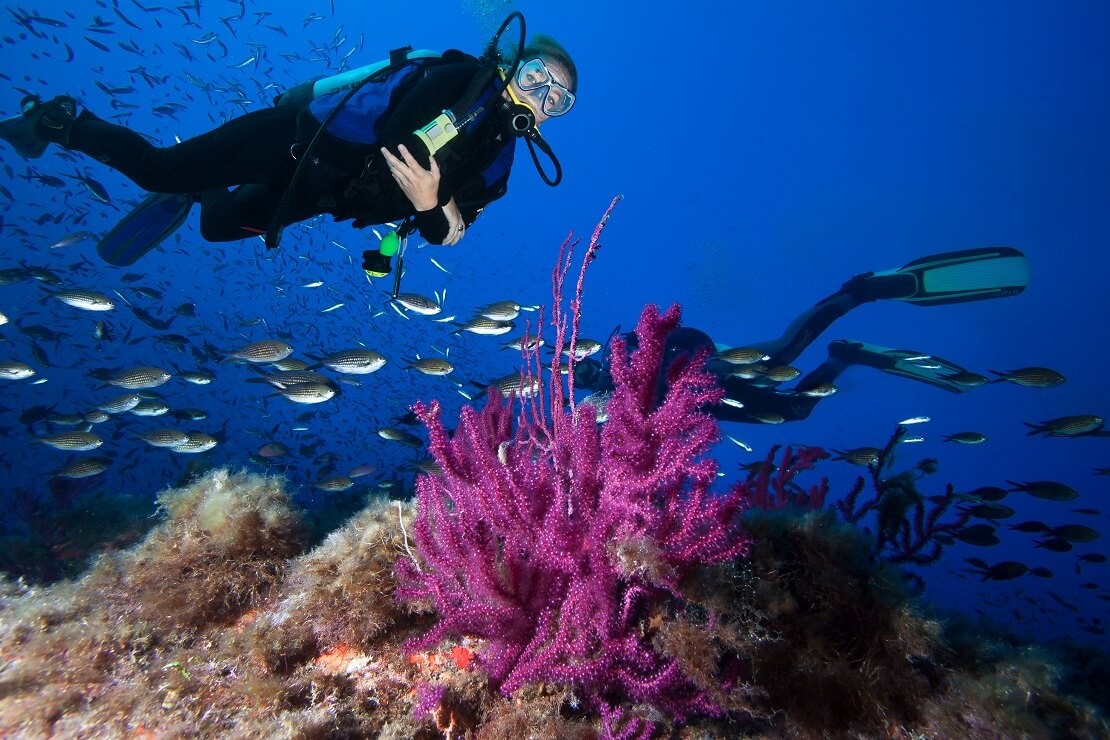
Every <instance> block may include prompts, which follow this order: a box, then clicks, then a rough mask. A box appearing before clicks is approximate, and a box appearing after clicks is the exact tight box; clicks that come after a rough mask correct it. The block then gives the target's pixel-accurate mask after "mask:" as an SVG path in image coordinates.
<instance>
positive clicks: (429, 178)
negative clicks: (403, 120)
mask: <svg viewBox="0 0 1110 740" xmlns="http://www.w3.org/2000/svg"><path fill="white" fill-rule="evenodd" d="M397 151H398V153H399V154H400V157H396V156H394V155H393V153H392V152H390V151H389V150H388V149H386V148H385V147H384V146H383V147H382V148H381V154H382V158H383V159H385V163H386V166H388V167H389V173H390V175H391V176H392V177H393V180H394V182H396V183H397V187H399V188H400V189H401V192H402V193H404V194H405V197H406V198H408V200H409V202H410V203H412V207H413V208H414V209H416V218H415V220H416V226H417V228H419V229H420V235H421V236H423V237H424V238H425V239H427V240H428V241H429V242H432V243H433V244H445V245H447V246H454V245H455V244H458V242H459V240H460V239H462V237H463V234H464V233H465V232H466V226H465V224H464V223H463V220H462V214H460V213H459V209H458V207H457V206H456V205H455V200H454V198H452V199H450V200H448V201H447V203H446V204H445V205H444V206H443V207H442V208H441V207H440V205H439V184H440V174H439V164H438V163H437V162H436V160H435V157H432V158H431V163H430V164H431V166H430V167H429V168H427V169H425V168H424V167H423V166H422V165H421V164H420V163H419V162H418V161H416V158H415V157H414V156H413V154H412V153H411V152H410V151H409V148H408V147H407V146H405V145H404V144H398V145H397Z"/></svg>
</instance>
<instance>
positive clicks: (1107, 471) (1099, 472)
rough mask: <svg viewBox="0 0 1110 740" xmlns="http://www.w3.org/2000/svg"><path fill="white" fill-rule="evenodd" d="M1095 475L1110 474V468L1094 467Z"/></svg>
mask: <svg viewBox="0 0 1110 740" xmlns="http://www.w3.org/2000/svg"><path fill="white" fill-rule="evenodd" d="M1094 471H1095V475H1110V468H1094Z"/></svg>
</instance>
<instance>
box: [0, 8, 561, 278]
mask: <svg viewBox="0 0 1110 740" xmlns="http://www.w3.org/2000/svg"><path fill="white" fill-rule="evenodd" d="M514 17H519V18H520V29H521V33H520V36H521V39H520V45H519V46H518V47H517V48H520V47H523V48H521V49H520V52H519V53H518V55H517V59H516V60H514V62H513V63H504V62H501V63H500V65H498V62H500V59H499V57H498V55H497V50H496V42H497V40H498V37H500V35H501V33H502V32H503V31H504V30H505V28H506V27H507V26H508V24H509V23H510V22H511V21H512V20H513V19H514ZM523 41H524V24H523V17H522V16H520V14H519V13H514V14H512V15H511V16H510V17H509V19H507V20H506V21H505V23H504V24H503V25H502V26H501V29H500V30H499V31H498V34H497V36H495V37H494V40H493V41H492V42H491V43H490V45H489V47H488V48H487V50H486V53H485V54H484V55H483V56H482V58H481V59H478V58H475V57H473V56H470V55H468V54H465V53H463V52H461V51H457V50H449V51H447V52H444V53H443V54H436V53H434V52H423V51H417V52H413V51H412V50H411V49H409V48H406V49H399V50H396V51H395V52H392V53H391V54H390V60H389V62H388V64H386V63H382V64H380V65H377V67H378V68H377V69H374V67H373V66H372V67H367V68H363V69H365V70H372V74H370V75H363V76H362V79H359V76H358V72H359V71H361V70H356V71H353V72H349V73H346V74H341V75H337V76H336V77H334V78H328V79H326V80H322V81H315V83H312V82H310V83H305V84H303V85H299V86H297V87H295V88H293V89H291V90H290V91H287V92H286V93H285V95H283V96H281V98H279V99H278V101H277V104H275V105H274V106H273V107H270V108H265V109H262V110H257V111H252V112H250V113H247V114H245V115H243V116H240V117H238V118H235V119H233V120H230V121H228V122H227V123H224V124H223V125H221V126H219V127H218V128H216V129H214V130H212V131H209V132H207V133H205V134H201V135H200V136H197V137H194V138H192V139H188V140H187V141H184V142H181V143H179V144H176V145H174V146H169V147H157V146H154V145H152V144H151V143H150V142H149V141H148V140H147V139H146V138H145V137H144V136H142V135H141V134H139V133H137V132H135V131H132V130H130V129H128V128H125V127H124V126H120V125H117V124H114V123H109V122H107V121H105V120H102V119H101V118H98V117H97V116H96V115H94V114H93V113H92V112H90V111H89V110H82V111H80V113H78V106H77V101H76V100H75V99H74V98H72V97H69V96H64V95H63V96H58V97H55V98H54V99H52V100H49V101H46V102H43V101H41V100H40V99H39V98H38V97H37V96H27V97H25V98H24V99H23V102H22V104H21V108H22V111H23V115H22V117H16V118H12V119H9V120H8V121H5V122H3V124H0V138H3V139H5V140H7V141H8V142H9V143H11V144H13V146H15V147H16V149H17V150H18V151H19V152H20V153H21V154H23V155H24V156H26V157H37V156H41V154H42V152H43V151H44V150H45V148H46V146H47V144H49V143H55V144H60V145H62V146H64V147H65V148H67V149H70V150H74V151H79V152H82V153H84V154H87V155H89V156H90V157H93V158H95V159H97V160H99V161H101V162H103V163H105V164H107V165H108V166H109V167H112V168H113V169H116V170H118V171H119V172H121V173H122V174H124V175H125V176H127V177H128V178H130V179H131V180H133V181H134V182H135V184H137V185H139V186H140V187H142V188H144V189H145V190H148V191H151V192H153V193H162V194H179V195H178V196H177V197H176V198H174V199H166V198H160V197H157V196H152V197H151V198H148V201H147V202H145V203H144V205H145V206H147V208H146V209H143V207H142V206H141V207H140V209H138V210H145V211H146V214H147V215H146V218H147V219H149V220H154V221H159V220H160V221H162V222H163V223H161V224H160V223H151V224H135V225H134V228H132V229H130V230H129V231H127V233H128V234H133V235H134V236H132V237H130V238H140V236H141V238H143V239H145V240H146V241H147V242H149V241H151V240H157V241H161V239H162V238H164V237H165V235H168V234H161V233H159V229H160V228H161V229H162V231H164V232H169V233H172V230H173V229H176V228H177V227H178V226H179V225H180V224H181V222H182V221H183V220H184V217H185V215H187V213H188V209H189V207H190V206H191V205H192V203H193V202H196V201H199V202H200V203H201V219H200V230H201V235H202V236H203V237H204V239H206V240H207V241H213V242H223V241H234V240H238V239H244V238H247V237H250V236H253V235H260V234H266V235H267V244H268V246H276V241H277V238H279V237H280V231H281V229H282V228H283V227H285V226H287V225H289V224H292V223H296V222H299V221H303V220H305V219H307V218H310V217H312V216H316V215H319V214H330V215H332V216H333V217H334V218H335V219H336V220H347V219H353V221H354V226H356V227H358V228H364V227H366V226H369V225H371V224H382V223H387V222H393V221H404V220H406V219H408V220H410V221H409V223H408V224H406V226H405V227H402V228H403V229H405V231H404V233H408V231H409V230H415V229H419V231H420V234H421V236H422V237H423V238H424V239H426V240H427V241H428V242H431V243H434V244H447V245H454V244H457V243H458V242H459V240H461V239H462V238H463V236H464V235H465V233H466V229H467V227H468V226H470V225H471V224H472V223H473V222H474V220H475V219H476V218H477V217H478V215H479V214H480V213H481V212H482V210H483V209H484V208H485V207H486V206H487V205H488V204H489V203H490V202H492V201H494V200H496V199H498V198H500V197H501V196H503V195H504V194H505V192H506V187H507V181H508V177H509V170H510V168H511V167H512V163H513V154H514V143H515V139H516V138H517V137H520V136H523V137H526V140H527V142H528V144H529V146H530V147H532V146H533V145H539V146H540V147H541V148H543V150H544V151H545V152H546V153H547V154H548V155H549V156H551V157H552V159H554V157H553V155H551V152H550V149H549V148H547V147H546V144H544V143H543V140H542V139H541V138H540V137H539V135H538V132H537V130H536V127H537V126H538V125H539V124H541V123H543V122H544V121H546V120H548V119H549V118H555V117H558V116H562V115H565V114H566V113H567V112H569V111H570V109H571V108H572V107H573V105H574V102H575V92H576V90H577V87H578V72H577V70H576V68H575V65H574V62H573V61H572V60H571V58H570V56H569V54H567V52H566V50H565V49H563V47H562V46H560V45H559V44H558V43H557V42H556V41H555V40H554V39H552V38H550V37H548V36H543V35H537V36H534V37H533V39H532V41H531V43H530V44H528V45H527V46H524V44H523ZM447 114H450V116H448V115H447ZM445 134H446V135H445ZM456 134H457V135H456ZM533 158H534V159H535V152H534V151H533ZM536 164H537V167H539V160H538V159H536ZM555 165H556V172H557V175H556V178H555V180H554V181H552V180H550V179H548V177H547V176H546V174H544V173H543V172H542V170H541V176H543V177H544V179H545V181H547V182H548V184H551V185H555V184H557V183H558V178H559V174H560V171H559V168H558V162H557V160H556V161H555ZM228 188H234V189H233V190H231V191H228ZM138 215H141V214H138ZM121 226H122V224H121ZM150 246H152V245H151V244H149V243H139V244H134V245H128V244H123V245H120V250H121V252H122V253H121V254H119V255H116V256H117V257H118V258H119V259H120V260H121V261H119V262H116V264H129V262H133V261H134V259H136V258H137V256H136V254H135V253H137V254H142V253H144V252H145V251H147V250H148V249H149V248H150ZM128 250H130V251H131V252H132V253H131V254H128V253H127V252H128ZM102 256H104V255H103V254H102ZM106 258H107V257H106ZM370 258H371V255H370V254H369V253H368V259H370ZM109 261H112V260H111V259H109ZM372 261H373V260H372V259H371V262H372ZM366 267H367V271H368V272H369V273H370V274H374V275H380V274H385V273H386V272H388V271H389V265H388V261H385V263H384V264H380V263H378V264H370V265H368V266H366ZM371 268H374V269H373V270H372V269H371Z"/></svg>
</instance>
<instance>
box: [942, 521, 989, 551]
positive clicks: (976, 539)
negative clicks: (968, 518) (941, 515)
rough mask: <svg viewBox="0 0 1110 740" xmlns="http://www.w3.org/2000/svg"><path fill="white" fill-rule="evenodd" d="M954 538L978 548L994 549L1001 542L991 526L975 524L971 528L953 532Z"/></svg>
mask: <svg viewBox="0 0 1110 740" xmlns="http://www.w3.org/2000/svg"><path fill="white" fill-rule="evenodd" d="M952 536H953V537H955V538H956V539H958V540H959V541H960V542H966V543H967V544H969V545H975V546H976V547H993V546H994V545H997V544H998V543H999V542H1001V540H1000V539H998V536H997V535H995V529H994V527H992V526H990V525H989V524H973V525H971V526H970V527H962V528H961V529H958V530H956V531H955V532H953V533H952Z"/></svg>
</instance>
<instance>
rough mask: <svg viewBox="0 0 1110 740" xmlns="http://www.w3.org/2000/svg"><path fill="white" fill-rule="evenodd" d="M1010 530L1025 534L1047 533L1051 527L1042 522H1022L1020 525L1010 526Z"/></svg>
mask: <svg viewBox="0 0 1110 740" xmlns="http://www.w3.org/2000/svg"><path fill="white" fill-rule="evenodd" d="M1010 529H1012V530H1014V531H1016V532H1025V533H1026V534H1035V533H1037V532H1048V531H1050V530H1051V529H1052V527H1050V526H1048V525H1047V524H1045V523H1044V522H1022V523H1021V524H1011V525H1010Z"/></svg>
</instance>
